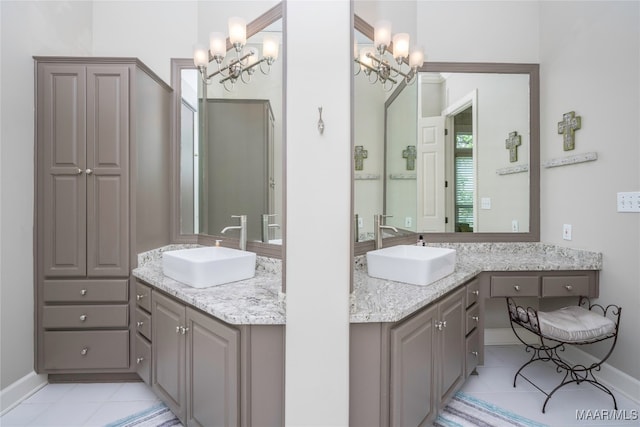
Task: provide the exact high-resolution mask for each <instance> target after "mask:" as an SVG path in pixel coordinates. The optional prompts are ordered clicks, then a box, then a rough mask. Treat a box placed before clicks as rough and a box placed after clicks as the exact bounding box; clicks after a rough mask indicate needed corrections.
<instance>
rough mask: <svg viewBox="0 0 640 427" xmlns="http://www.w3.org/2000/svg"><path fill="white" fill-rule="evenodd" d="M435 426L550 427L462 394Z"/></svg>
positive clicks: (447, 408)
mask: <svg viewBox="0 0 640 427" xmlns="http://www.w3.org/2000/svg"><path fill="white" fill-rule="evenodd" d="M433 425H434V426H435V427H467V426H483V427H512V426H519V427H548V426H546V425H545V424H540V423H538V422H536V421H533V420H530V419H528V418H525V417H521V416H520V415H518V414H514V413H513V412H510V411H507V410H506V409H502V408H500V407H498V406H496V405H494V404H493V403H489V402H485V401H483V400H480V399H478V398H476V397H473V396H470V395H468V394H465V393H462V392H458V393H456V394H455V395H454V396H453V398H452V399H451V401H450V402H449V404H448V405H447V406H445V408H444V409H443V410H442V413H441V414H440V415H439V416H438V418H437V419H436V420H435V422H434V423H433Z"/></svg>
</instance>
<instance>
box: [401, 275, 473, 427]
mask: <svg viewBox="0 0 640 427" xmlns="http://www.w3.org/2000/svg"><path fill="white" fill-rule="evenodd" d="M465 294H466V291H465V289H464V288H463V289H460V290H458V291H455V292H454V293H453V294H451V295H449V296H448V297H446V298H444V299H443V300H442V301H440V302H439V303H437V304H435V305H432V306H430V307H429V308H427V309H425V310H422V311H420V312H419V313H418V314H417V315H415V316H414V317H411V318H409V319H408V320H406V321H403V322H401V323H400V324H398V325H397V326H395V327H393V328H392V329H391V361H390V362H391V382H390V397H391V404H390V415H391V425H392V426H423V425H429V423H430V422H431V421H433V419H434V418H435V416H436V414H437V411H438V408H440V407H442V406H444V405H445V404H446V401H447V400H448V399H449V398H450V397H451V396H452V395H453V393H454V392H455V391H456V390H457V388H458V387H459V386H460V385H461V384H462V382H463V381H464V379H465V375H464V366H465V350H464V348H465V328H466V325H465Z"/></svg>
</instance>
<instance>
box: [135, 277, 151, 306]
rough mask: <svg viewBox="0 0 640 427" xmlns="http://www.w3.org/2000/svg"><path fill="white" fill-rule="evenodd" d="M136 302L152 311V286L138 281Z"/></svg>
mask: <svg viewBox="0 0 640 427" xmlns="http://www.w3.org/2000/svg"><path fill="white" fill-rule="evenodd" d="M136 304H137V305H138V307H142V308H144V309H145V310H147V311H148V312H149V313H150V312H151V286H147V285H145V284H143V283H140V282H136Z"/></svg>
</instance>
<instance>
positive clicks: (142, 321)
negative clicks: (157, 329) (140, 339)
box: [136, 308, 151, 340]
mask: <svg viewBox="0 0 640 427" xmlns="http://www.w3.org/2000/svg"><path fill="white" fill-rule="evenodd" d="M136 331H138V332H139V333H140V334H142V336H144V337H145V338H146V339H148V340H151V315H149V314H148V313H146V312H144V311H142V310H140V309H139V308H136Z"/></svg>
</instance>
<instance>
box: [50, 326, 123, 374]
mask: <svg viewBox="0 0 640 427" xmlns="http://www.w3.org/2000/svg"><path fill="white" fill-rule="evenodd" d="M44 351H45V354H46V355H47V357H46V358H45V361H44V367H45V369H49V370H56V369H60V370H62V369H63V370H73V371H80V370H90V369H118V368H120V369H122V368H128V367H129V331H46V332H45V333H44Z"/></svg>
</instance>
